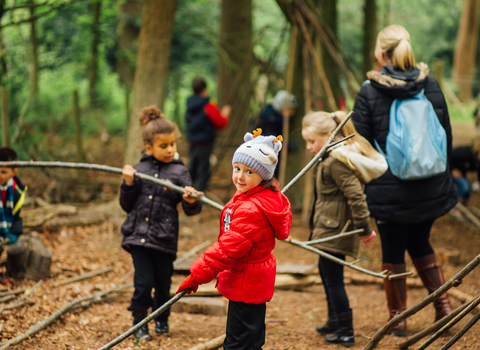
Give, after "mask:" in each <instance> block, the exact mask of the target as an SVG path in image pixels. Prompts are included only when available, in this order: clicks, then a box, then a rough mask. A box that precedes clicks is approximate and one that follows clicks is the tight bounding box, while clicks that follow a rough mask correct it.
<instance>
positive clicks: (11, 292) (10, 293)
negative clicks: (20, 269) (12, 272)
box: [0, 288, 27, 298]
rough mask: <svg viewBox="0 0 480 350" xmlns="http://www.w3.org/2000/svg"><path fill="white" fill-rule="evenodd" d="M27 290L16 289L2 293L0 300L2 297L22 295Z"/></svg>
mask: <svg viewBox="0 0 480 350" xmlns="http://www.w3.org/2000/svg"><path fill="white" fill-rule="evenodd" d="M26 290H27V289H26V288H21V289H14V290H11V291H8V292H3V293H0V298H1V297H5V296H7V295H17V294H22V293H23V292H25V291H26Z"/></svg>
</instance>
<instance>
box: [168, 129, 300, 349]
mask: <svg viewBox="0 0 480 350" xmlns="http://www.w3.org/2000/svg"><path fill="white" fill-rule="evenodd" d="M260 133H261V129H257V130H256V132H254V134H253V135H252V134H250V133H247V134H246V135H245V137H244V140H245V143H244V144H242V145H241V146H240V147H239V148H238V149H237V150H236V151H235V154H234V156H233V159H232V165H233V174H232V180H233V183H234V184H235V187H236V188H237V191H236V192H235V195H234V196H233V198H232V199H231V200H230V201H229V202H228V203H227V204H226V205H225V207H224V208H223V211H222V214H221V216H220V234H219V236H218V242H217V243H215V244H213V245H212V246H211V247H210V248H208V249H207V250H206V252H205V253H204V254H203V256H202V257H201V258H199V259H197V260H196V261H195V262H194V263H193V265H192V267H191V268H190V273H191V275H190V276H188V277H187V278H186V279H185V281H184V282H183V283H182V284H181V285H180V287H179V288H178V291H177V293H178V292H179V291H181V290H183V289H188V288H193V290H192V291H193V292H195V291H196V290H197V288H198V285H199V284H203V283H208V282H210V281H212V280H213V279H214V278H215V277H217V275H218V282H217V288H218V291H219V292H220V293H221V294H222V295H223V296H224V297H225V298H227V299H228V300H229V305H228V317H227V330H226V337H225V340H224V342H223V348H224V349H226V350H233V349H235V350H242V349H245V350H247V349H248V350H251V349H255V350H258V349H261V348H262V346H263V344H264V343H265V312H266V302H267V301H270V300H271V299H272V296H273V291H274V286H275V274H276V260H275V257H274V256H273V253H272V251H273V248H275V238H278V239H281V240H284V239H286V238H287V237H288V234H289V231H290V226H291V224H292V213H291V211H290V208H291V207H290V202H289V201H288V199H287V197H285V196H284V195H283V194H282V193H281V192H280V191H279V187H278V183H277V182H276V180H275V179H274V178H273V172H274V170H275V167H276V165H277V163H278V152H279V151H280V150H281V148H282V142H281V136H279V137H275V136H261V135H260Z"/></svg>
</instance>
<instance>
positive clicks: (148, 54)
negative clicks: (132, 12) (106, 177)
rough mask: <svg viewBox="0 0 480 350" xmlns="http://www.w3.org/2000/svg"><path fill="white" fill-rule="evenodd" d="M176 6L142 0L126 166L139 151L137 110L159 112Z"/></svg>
mask: <svg viewBox="0 0 480 350" xmlns="http://www.w3.org/2000/svg"><path fill="white" fill-rule="evenodd" d="M176 5H177V1H176V0H145V2H144V4H143V9H142V25H141V28H140V36H139V38H138V55H137V66H136V69H135V78H134V83H133V87H134V99H133V105H132V113H131V117H130V124H129V128H128V140H127V150H126V154H125V163H126V164H135V163H137V162H138V160H139V157H140V155H141V150H142V148H143V141H142V138H141V137H142V136H141V130H140V125H139V123H138V113H139V111H140V110H141V109H142V108H143V107H146V106H150V105H157V106H158V108H160V109H163V102H164V100H165V96H166V90H167V78H168V61H169V57H170V43H171V39H172V32H173V22H174V16H175V8H176Z"/></svg>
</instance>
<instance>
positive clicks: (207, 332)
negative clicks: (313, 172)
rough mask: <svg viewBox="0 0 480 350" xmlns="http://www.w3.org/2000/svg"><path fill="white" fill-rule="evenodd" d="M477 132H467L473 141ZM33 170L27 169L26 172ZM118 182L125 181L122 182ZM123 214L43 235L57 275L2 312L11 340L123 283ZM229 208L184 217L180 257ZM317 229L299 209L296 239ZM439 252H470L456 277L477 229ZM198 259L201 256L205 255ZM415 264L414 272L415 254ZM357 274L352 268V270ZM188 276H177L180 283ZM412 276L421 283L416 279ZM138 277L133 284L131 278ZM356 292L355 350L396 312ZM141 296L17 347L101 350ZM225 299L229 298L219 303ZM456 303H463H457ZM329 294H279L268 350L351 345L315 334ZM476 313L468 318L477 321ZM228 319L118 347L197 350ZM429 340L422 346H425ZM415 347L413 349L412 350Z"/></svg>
mask: <svg viewBox="0 0 480 350" xmlns="http://www.w3.org/2000/svg"><path fill="white" fill-rule="evenodd" d="M470 131H471V129H470V128H468V127H467V128H465V129H464V130H463V129H462V130H460V131H458V134H457V140H458V138H459V136H458V135H461V136H464V135H465V134H468V133H469V132H470ZM22 171H23V170H22ZM117 179H118V178H117ZM228 179H229V175H227V174H220V175H219V177H218V178H217V179H214V183H215V184H216V185H218V186H217V188H218V187H222V186H220V185H222V184H223V183H224V182H225V184H226V186H228V181H229V180H228ZM225 191H226V190H225V189H218V190H216V191H212V192H211V198H223V197H224V196H225ZM471 205H474V206H476V207H478V208H480V194H479V193H474V195H473V198H472V201H471ZM122 215H123V214H122V213H121V211H120V209H119V207H118V212H117V213H114V215H113V214H112V217H111V218H110V219H109V220H108V221H106V222H105V223H103V224H101V225H96V226H89V227H75V228H65V229H62V230H60V231H59V232H44V233H42V234H41V236H42V240H43V242H44V244H45V245H46V246H47V247H48V248H49V249H50V251H51V252H52V254H53V261H52V271H51V279H49V280H47V281H45V283H44V284H43V285H42V286H41V287H40V288H39V289H38V290H36V291H35V292H34V293H33V294H32V296H31V297H30V299H31V300H32V301H33V302H34V303H35V304H34V305H31V306H25V307H23V308H20V309H14V310H9V311H4V312H3V313H1V314H0V334H1V340H2V341H6V340H8V339H11V338H13V337H15V336H17V335H19V334H21V333H24V332H25V331H26V330H27V329H28V328H30V327H31V326H33V325H35V324H37V323H38V322H40V321H42V320H44V319H45V318H47V317H48V316H50V315H51V314H52V313H53V312H54V311H56V310H57V309H58V308H60V307H61V306H63V305H65V304H67V303H69V302H70V301H72V300H74V299H76V298H79V297H82V296H85V295H89V294H92V293H95V292H98V291H101V290H104V289H106V288H108V287H110V286H112V285H113V284H114V283H116V282H117V281H118V280H120V278H121V277H122V276H124V275H125V274H126V273H127V272H128V271H129V270H131V269H132V262H131V258H130V255H129V254H128V253H126V252H125V251H123V250H122V249H121V248H120V242H121V236H120V233H119V225H120V224H121V222H122V217H123V216H122ZM218 217H219V212H218V210H216V209H212V208H207V207H204V210H203V211H202V213H201V214H200V215H197V216H193V217H186V216H185V215H183V213H182V214H181V216H180V219H181V230H180V231H181V233H180V241H179V249H178V256H181V255H182V254H184V253H185V252H187V251H189V250H190V249H192V248H193V247H195V246H196V245H198V244H200V243H202V242H204V241H205V240H207V239H208V240H210V241H211V242H213V241H215V240H216V238H217V235H218ZM308 234H309V232H308V227H307V226H305V225H302V224H301V222H300V213H294V225H293V227H292V231H291V237H293V238H296V239H298V240H306V239H307V238H308ZM431 241H432V244H433V246H434V248H436V249H441V248H454V249H458V250H459V251H460V262H459V263H458V264H455V265H453V264H446V265H445V266H444V268H443V270H444V274H445V277H446V279H449V278H450V277H452V276H453V275H455V274H456V273H457V272H458V271H460V270H461V269H462V267H463V266H464V265H465V264H467V263H468V262H469V261H471V260H472V259H473V258H474V257H476V256H477V255H478V254H479V253H480V231H479V230H478V229H474V228H473V227H472V225H471V224H468V223H461V222H458V221H454V220H453V219H451V218H450V217H449V216H448V215H446V216H445V217H442V218H439V219H438V220H437V221H436V222H435V225H434V227H433V230H432V238H431ZM274 254H275V256H276V258H277V262H278V264H316V263H317V260H318V256H317V255H315V254H314V253H311V252H307V251H305V250H303V249H301V248H298V247H295V246H293V245H290V244H288V243H284V242H278V244H277V247H276V248H275V251H274ZM197 256H198V254H197ZM360 258H361V262H360V263H358V265H359V266H361V267H364V268H368V269H370V270H373V271H380V269H381V249H380V240H379V239H378V238H377V239H375V240H374V241H373V242H371V243H370V244H369V245H362V247H361V252H360ZM102 267H111V268H112V269H113V270H112V271H111V272H109V273H107V274H105V275H101V276H97V277H94V278H90V279H87V280H84V281H81V282H77V283H72V284H68V285H65V286H59V285H55V284H54V282H55V281H57V280H60V279H64V278H67V277H71V276H76V275H78V274H81V273H85V272H89V271H93V270H96V269H99V268H102ZM407 268H408V269H409V270H411V271H414V269H413V265H412V263H411V261H410V260H409V258H408V257H407ZM346 270H347V271H348V270H349V269H346ZM184 277H185V276H181V275H174V282H173V283H174V284H178V283H180V282H181V281H182V280H183V278H184ZM411 278H418V277H416V273H415V274H414V276H413V277H411ZM131 281H132V278H130V279H129V280H127V282H131ZM34 284H35V282H34V281H26V280H24V281H16V280H11V284H10V285H9V286H8V287H9V288H10V289H15V288H21V287H27V288H28V287H32V286H33V285H34ZM346 288H347V293H348V296H349V298H350V304H351V307H352V309H353V315H354V328H355V336H356V345H355V346H354V347H352V348H351V349H363V348H364V347H365V346H366V344H367V343H368V341H369V340H368V338H369V337H371V336H373V335H374V334H375V332H376V331H377V330H378V329H379V328H380V327H381V326H382V325H383V324H384V323H385V322H386V321H387V316H388V315H387V306H386V301H385V294H384V290H383V287H382V286H381V285H380V284H363V285H355V284H351V283H349V284H347V287H346ZM458 289H459V290H461V291H462V292H465V293H468V294H470V295H472V296H476V295H478V294H480V267H479V268H477V269H475V270H474V271H473V272H472V273H471V274H470V275H468V276H467V277H466V278H465V279H464V281H463V283H462V284H461V285H460V286H459V287H458ZM427 294H428V293H427V291H426V290H425V289H424V288H410V289H409V291H408V302H407V303H408V306H412V305H414V304H415V303H417V302H419V301H420V300H422V299H423V298H425V297H426V296H427ZM130 298H131V291H126V292H125V293H122V294H121V295H119V296H118V297H116V298H115V299H113V300H110V301H109V302H105V303H100V304H96V305H93V306H91V307H89V308H87V309H83V310H76V311H73V312H69V313H67V314H65V315H64V316H62V317H60V318H59V319H58V320H56V321H54V322H53V323H52V324H51V325H49V326H48V327H46V328H45V329H44V330H42V331H40V332H39V333H37V334H36V335H35V336H33V337H32V338H30V339H28V340H26V341H24V342H22V343H20V344H19V345H17V346H14V347H12V348H14V349H97V348H99V347H101V346H102V345H104V344H106V343H108V342H109V341H110V340H112V339H114V338H115V337H117V336H118V335H119V334H121V333H123V332H125V331H126V330H128V329H129V328H130V327H131V324H132V319H131V315H130V313H129V312H128V311H127V307H128V305H129V300H130ZM217 298H219V299H222V297H217ZM450 300H451V303H452V306H453V307H454V308H456V307H458V306H459V305H460V304H461V302H460V301H459V300H457V299H455V298H453V297H451V298H450ZM326 316H327V311H326V302H325V293H324V290H323V286H322V285H321V284H314V285H312V286H310V287H307V288H305V289H303V290H300V291H293V290H292V291H284V290H277V291H276V292H275V295H274V297H273V299H272V301H271V302H270V303H268V304H267V336H266V344H265V346H264V349H265V350H267V349H268V350H273V349H275V350H279V349H317V350H320V349H331V350H335V349H343V347H341V346H335V345H327V344H326V343H325V342H324V339H323V338H324V337H323V336H320V335H318V334H317V333H316V332H315V327H316V326H317V325H319V324H323V323H324V322H325V320H326ZM470 317H471V316H468V319H470ZM433 319H434V309H433V306H431V305H430V306H428V307H427V308H425V309H423V310H422V311H420V312H418V313H417V314H416V315H414V316H413V317H411V318H410V319H408V321H407V323H408V330H407V336H410V335H413V334H414V333H416V332H418V331H420V330H421V329H423V328H424V327H426V326H428V325H430V324H431V323H432V321H433ZM225 322H226V317H219V316H206V315H200V314H188V313H175V312H173V313H172V314H171V316H170V333H169V334H168V335H162V336H158V335H156V334H154V331H153V324H150V331H151V333H152V335H153V340H152V341H149V342H145V341H136V340H134V339H133V338H132V337H130V338H128V339H127V340H125V341H123V342H122V343H120V344H119V345H117V346H116V347H115V348H116V349H189V348H190V347H192V346H194V345H196V344H199V343H202V342H206V341H208V340H210V339H213V338H215V337H217V336H219V335H221V334H223V333H224V331H225ZM465 323H466V320H462V321H461V322H460V323H459V324H457V325H456V326H455V327H454V328H452V329H451V330H450V331H449V332H448V333H447V334H446V335H445V336H443V337H442V338H441V339H440V340H438V341H437V342H435V343H434V344H432V345H431V346H430V347H429V348H428V349H439V348H440V347H441V346H442V345H443V344H444V343H445V342H446V341H447V340H448V339H449V338H450V337H452V336H453V335H454V334H455V333H456V332H457V331H458V330H459V329H460V328H461V327H462V326H463V325H464V324H465ZM404 339H405V338H397V337H394V336H390V335H388V336H386V337H385V338H384V339H383V340H382V341H381V342H380V344H379V346H378V347H377V348H378V349H385V350H386V349H395V348H396V344H398V343H399V342H401V341H403V340H404ZM418 344H419V343H417V345H418ZM411 348H413V347H411ZM451 349H480V325H479V324H477V325H475V326H474V327H473V328H471V329H470V331H469V332H468V333H467V334H466V335H465V336H464V337H463V338H461V339H460V340H459V341H458V342H457V343H456V344H455V345H454V346H453V347H452V348H451Z"/></svg>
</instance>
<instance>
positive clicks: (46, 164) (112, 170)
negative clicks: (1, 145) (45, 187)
mask: <svg viewBox="0 0 480 350" xmlns="http://www.w3.org/2000/svg"><path fill="white" fill-rule="evenodd" d="M0 166H1V167H12V166H13V167H18V168H22V167H26V168H28V167H39V168H69V169H85V170H99V171H105V172H110V173H115V174H123V169H120V168H115V167H111V166H107V165H99V164H88V163H66V162H24V161H15V162H0ZM135 177H137V178H139V179H142V180H145V181H149V182H153V183H154V184H157V185H161V186H163V187H166V188H168V189H170V190H173V191H175V192H178V193H182V194H184V193H185V190H184V189H183V187H180V186H177V185H175V184H173V183H171V182H170V181H166V180H161V179H157V178H156V177H153V176H149V175H147V174H143V173H139V172H136V173H135ZM192 197H194V198H197V200H199V201H200V202H203V203H205V204H208V205H210V206H212V207H214V208H217V209H219V210H222V209H223V206H222V205H220V204H218V203H217V202H214V201H212V200H211V199H208V198H207V197H205V196H203V195H196V196H195V195H192Z"/></svg>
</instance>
